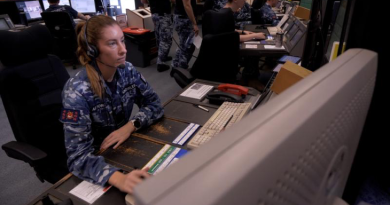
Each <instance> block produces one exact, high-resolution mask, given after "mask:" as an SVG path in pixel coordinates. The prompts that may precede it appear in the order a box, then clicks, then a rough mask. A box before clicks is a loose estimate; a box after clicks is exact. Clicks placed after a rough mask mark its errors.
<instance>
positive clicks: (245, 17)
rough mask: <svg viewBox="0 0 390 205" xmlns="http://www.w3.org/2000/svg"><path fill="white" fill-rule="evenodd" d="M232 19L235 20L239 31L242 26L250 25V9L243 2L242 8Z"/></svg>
mask: <svg viewBox="0 0 390 205" xmlns="http://www.w3.org/2000/svg"><path fill="white" fill-rule="evenodd" d="M234 19H235V20H236V26H237V27H240V28H241V29H242V27H243V26H244V25H248V24H252V21H250V19H251V8H250V5H249V4H248V3H247V2H245V4H244V6H243V7H242V8H241V10H240V11H239V12H236V13H234Z"/></svg>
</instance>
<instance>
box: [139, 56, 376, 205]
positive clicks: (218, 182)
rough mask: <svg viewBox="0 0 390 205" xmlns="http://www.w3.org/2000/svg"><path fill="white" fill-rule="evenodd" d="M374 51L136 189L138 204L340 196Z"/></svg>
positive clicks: (349, 59)
mask: <svg viewBox="0 0 390 205" xmlns="http://www.w3.org/2000/svg"><path fill="white" fill-rule="evenodd" d="M376 69H377V54H376V53H374V52H372V51H368V50H363V49H350V50H348V51H347V52H345V53H344V54H343V55H341V56H340V57H338V58H337V59H336V60H335V61H332V62H330V63H328V64H327V65H325V66H323V67H322V68H320V69H318V70H316V71H315V72H313V73H312V74H310V75H309V76H307V77H306V78H304V79H302V80H301V81H299V82H297V83H296V84H294V85H293V86H291V87H290V88H288V89H287V90H285V91H284V92H283V93H281V94H279V95H278V96H276V97H274V98H272V99H271V100H269V101H268V102H267V103H266V104H264V105H262V106H259V107H258V108H256V109H255V110H254V111H253V112H251V113H250V114H249V115H248V116H246V117H245V118H243V119H242V120H241V121H239V122H237V123H236V124H235V125H234V126H231V127H230V128H229V129H228V130H225V131H224V132H222V133H220V134H219V135H218V136H216V137H214V138H213V139H212V140H210V141H209V142H208V143H206V144H204V145H203V146H201V147H199V148H197V149H195V150H193V151H191V152H190V153H189V154H187V155H186V156H184V157H183V158H182V159H180V160H179V161H178V162H176V163H175V164H173V165H171V166H170V167H168V168H167V169H166V170H164V171H163V172H161V173H159V174H158V175H156V176H153V177H151V178H150V179H147V180H145V181H144V182H143V183H141V184H140V185H139V186H137V187H136V188H135V194H134V196H135V201H136V204H137V205H145V204H148V205H165V204H167V205H168V204H186V205H199V204H202V205H211V204H223V205H237V204H245V205H280V204H299V205H328V204H333V200H335V199H338V198H340V197H341V196H342V193H343V190H344V188H345V184H346V180H347V177H348V174H349V172H350V169H351V165H352V161H353V159H354V155H355V152H356V149H357V145H358V142H359V139H360V135H361V132H362V129H363V126H364V123H365V118H366V115H367V111H368V108H369V106H370V102H371V98H372V94H373V90H374V84H375V78H376Z"/></svg>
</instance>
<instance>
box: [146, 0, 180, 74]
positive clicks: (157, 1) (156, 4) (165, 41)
mask: <svg viewBox="0 0 390 205" xmlns="http://www.w3.org/2000/svg"><path fill="white" fill-rule="evenodd" d="M142 3H144V4H149V3H150V10H151V12H152V20H153V23H154V30H155V32H154V33H155V35H156V42H157V47H158V57H157V71H158V72H163V71H166V70H169V65H167V64H166V62H167V61H170V60H172V58H169V57H168V54H169V50H170V49H171V46H172V32H173V26H172V15H171V2H170V1H169V0H142Z"/></svg>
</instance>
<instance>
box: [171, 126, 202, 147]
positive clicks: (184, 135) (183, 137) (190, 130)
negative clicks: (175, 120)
mask: <svg viewBox="0 0 390 205" xmlns="http://www.w3.org/2000/svg"><path fill="white" fill-rule="evenodd" d="M198 128H199V125H198V124H195V123H191V124H189V125H188V126H187V127H186V129H184V130H183V132H181V133H180V135H179V136H177V137H176V139H175V140H173V143H174V144H179V145H183V144H184V143H185V142H186V141H187V140H188V138H190V137H191V136H192V134H194V132H195V131H196V130H197V129H198Z"/></svg>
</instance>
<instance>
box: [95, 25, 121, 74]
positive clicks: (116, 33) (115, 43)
mask: <svg viewBox="0 0 390 205" xmlns="http://www.w3.org/2000/svg"><path fill="white" fill-rule="evenodd" d="M97 46H98V49H99V56H98V57H97V59H98V60H99V61H101V62H103V63H104V64H107V65H110V66H113V67H117V66H119V65H120V64H125V60H126V52H127V51H126V46H125V39H124V36H123V32H122V30H121V29H120V28H119V26H118V25H112V26H107V27H104V28H103V29H102V31H101V35H100V39H99V40H98V42H97Z"/></svg>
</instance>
